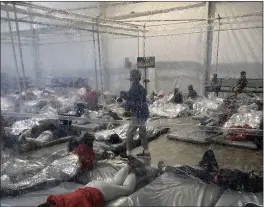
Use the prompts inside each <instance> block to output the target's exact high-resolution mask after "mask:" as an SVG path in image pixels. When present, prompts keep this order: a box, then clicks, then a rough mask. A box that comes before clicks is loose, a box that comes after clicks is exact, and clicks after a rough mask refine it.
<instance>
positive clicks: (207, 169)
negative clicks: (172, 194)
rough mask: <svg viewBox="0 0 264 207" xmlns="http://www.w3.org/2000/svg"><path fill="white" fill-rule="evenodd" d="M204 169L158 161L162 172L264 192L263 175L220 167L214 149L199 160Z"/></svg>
mask: <svg viewBox="0 0 264 207" xmlns="http://www.w3.org/2000/svg"><path fill="white" fill-rule="evenodd" d="M199 166H200V167H202V169H195V168H193V167H190V166H186V165H183V166H180V167H171V166H166V165H165V164H164V162H163V161H160V162H159V163H158V168H159V169H160V171H161V172H170V173H175V174H184V175H191V176H194V177H198V178H199V179H201V180H202V181H204V182H206V183H213V184H217V185H219V186H220V187H223V188H227V189H231V190H239V191H247V192H254V193H256V192H263V186H262V184H263V177H262V176H258V175H255V174H254V172H250V173H246V172H242V171H240V170H231V169H224V168H222V169H221V168H220V169H219V168H218V164H217V161H216V159H215V155H214V153H213V151H212V150H207V151H206V152H205V153H204V156H203V159H202V160H201V161H200V162H199Z"/></svg>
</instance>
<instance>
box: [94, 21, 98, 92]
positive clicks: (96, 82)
mask: <svg viewBox="0 0 264 207" xmlns="http://www.w3.org/2000/svg"><path fill="white" fill-rule="evenodd" d="M94 31H95V28H94V25H93V50H94V74H95V84H96V91H98V89H99V88H98V74H97V58H96V46H95V35H94Z"/></svg>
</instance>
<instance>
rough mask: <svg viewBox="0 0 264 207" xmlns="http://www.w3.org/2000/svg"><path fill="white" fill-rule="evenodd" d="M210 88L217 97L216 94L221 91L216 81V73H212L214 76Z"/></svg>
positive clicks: (218, 82)
mask: <svg viewBox="0 0 264 207" xmlns="http://www.w3.org/2000/svg"><path fill="white" fill-rule="evenodd" d="M211 86H212V89H213V91H214V92H215V93H216V95H217V96H218V92H219V91H220V89H221V82H220V81H219V80H218V79H217V74H216V73H214V75H213V78H212V82H211Z"/></svg>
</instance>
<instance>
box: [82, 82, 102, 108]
mask: <svg viewBox="0 0 264 207" xmlns="http://www.w3.org/2000/svg"><path fill="white" fill-rule="evenodd" d="M81 99H82V100H83V101H85V102H86V103H87V105H88V109H89V110H97V109H98V94H97V92H96V91H95V90H91V89H90V88H89V87H87V88H86V93H85V94H84V95H83V96H82V97H81Z"/></svg>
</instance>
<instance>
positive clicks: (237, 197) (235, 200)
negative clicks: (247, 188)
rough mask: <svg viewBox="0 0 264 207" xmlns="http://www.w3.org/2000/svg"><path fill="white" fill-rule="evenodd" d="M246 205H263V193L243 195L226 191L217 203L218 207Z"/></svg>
mask: <svg viewBox="0 0 264 207" xmlns="http://www.w3.org/2000/svg"><path fill="white" fill-rule="evenodd" d="M245 203H255V204H257V205H263V193H256V194H255V193H242V192H236V191H230V190H226V191H224V193H223V194H222V195H221V197H220V198H219V200H218V201H217V203H216V205H215V206H216V207H221V206H226V207H228V206H230V207H231V206H239V207H243V206H244V205H245Z"/></svg>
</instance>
